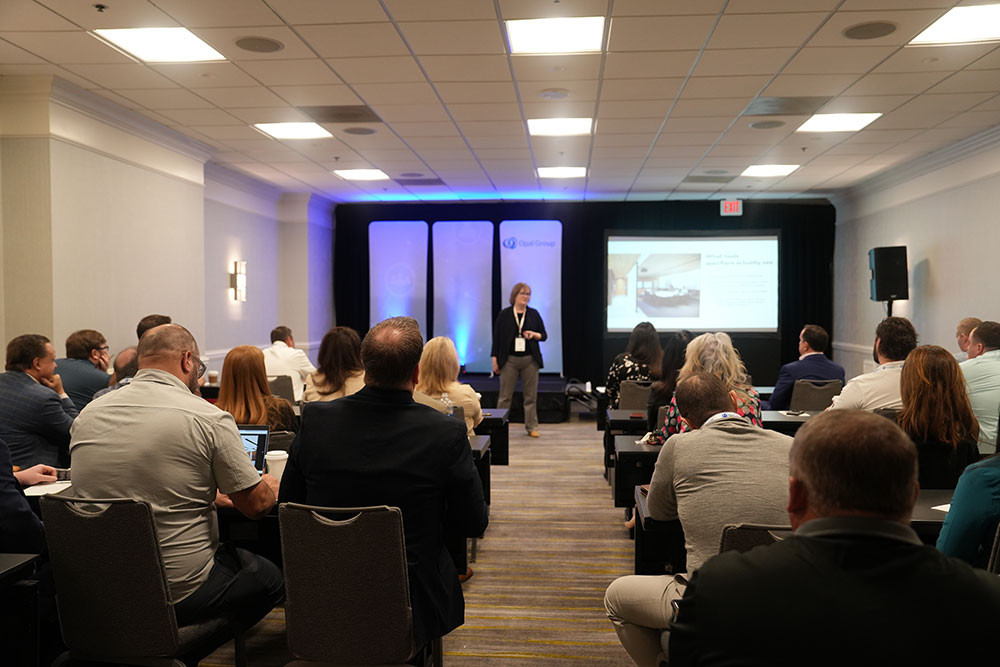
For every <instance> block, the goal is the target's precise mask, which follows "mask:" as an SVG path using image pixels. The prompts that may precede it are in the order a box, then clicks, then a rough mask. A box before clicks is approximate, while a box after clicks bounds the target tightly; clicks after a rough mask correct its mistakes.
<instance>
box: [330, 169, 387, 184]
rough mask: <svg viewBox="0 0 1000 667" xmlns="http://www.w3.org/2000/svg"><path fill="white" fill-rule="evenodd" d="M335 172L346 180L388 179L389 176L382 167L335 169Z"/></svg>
mask: <svg viewBox="0 0 1000 667" xmlns="http://www.w3.org/2000/svg"><path fill="white" fill-rule="evenodd" d="M333 173H335V174H336V175H337V176H340V177H341V178H342V179H344V180H345V181H388V180H389V176H388V174H386V173H385V172H384V171H382V170H381V169H334V170H333Z"/></svg>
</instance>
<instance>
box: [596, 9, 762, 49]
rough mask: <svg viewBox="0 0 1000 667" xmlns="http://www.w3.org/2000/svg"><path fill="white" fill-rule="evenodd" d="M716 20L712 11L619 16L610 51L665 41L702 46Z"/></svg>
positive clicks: (654, 45) (677, 46)
mask: <svg viewBox="0 0 1000 667" xmlns="http://www.w3.org/2000/svg"><path fill="white" fill-rule="evenodd" d="M714 21H715V17H714V16H711V15H704V16H670V17H667V16H643V17H628V16H626V17H620V18H616V19H615V20H614V23H613V24H612V26H611V39H610V40H609V43H608V51H609V52H614V53H618V52H622V51H659V50H662V49H663V47H664V45H670V48H671V49H672V50H682V49H700V48H701V47H702V45H703V44H704V43H705V39H706V38H707V37H708V34H709V31H710V30H711V29H712V24H713V23H714ZM730 46H737V45H730ZM772 46H773V45H772Z"/></svg>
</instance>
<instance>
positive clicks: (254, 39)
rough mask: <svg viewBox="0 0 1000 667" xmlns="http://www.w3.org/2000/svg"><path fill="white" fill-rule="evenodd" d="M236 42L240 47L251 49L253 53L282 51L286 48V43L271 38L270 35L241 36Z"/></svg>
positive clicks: (246, 49) (245, 49)
mask: <svg viewBox="0 0 1000 667" xmlns="http://www.w3.org/2000/svg"><path fill="white" fill-rule="evenodd" d="M235 43H236V46H238V47H240V48H241V49H243V50H244V51H250V52H252V53H274V52H275V51H280V50H282V49H283V48H285V45H284V44H282V43H281V42H279V41H278V40H276V39H271V38H270V37H259V36H257V35H250V36H248V37H240V38H239V39H237V40H236V42H235Z"/></svg>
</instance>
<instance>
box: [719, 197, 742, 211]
mask: <svg viewBox="0 0 1000 667" xmlns="http://www.w3.org/2000/svg"><path fill="white" fill-rule="evenodd" d="M719 215H743V200H742V199H723V200H722V201H720V202H719Z"/></svg>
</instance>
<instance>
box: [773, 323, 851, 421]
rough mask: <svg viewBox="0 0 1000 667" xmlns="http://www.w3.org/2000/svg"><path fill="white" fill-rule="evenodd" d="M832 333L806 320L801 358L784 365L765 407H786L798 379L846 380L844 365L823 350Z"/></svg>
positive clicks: (801, 339) (800, 346)
mask: <svg viewBox="0 0 1000 667" xmlns="http://www.w3.org/2000/svg"><path fill="white" fill-rule="evenodd" d="M829 342H830V335H829V334H828V333H826V329H824V328H823V327H821V326H818V325H816V324H807V325H805V326H804V327H802V332H801V333H800V334H799V360H798V361H793V362H791V363H790V364H785V365H784V366H782V367H781V371H780V372H779V373H778V381H777V383H775V385H774V393H772V394H771V400H770V401H765V402H764V405H763V406H762V407H763V409H764V410H787V409H788V406H789V405H791V402H792V388H793V387H795V381H796V380H840V382H841V384H843V382H844V367H843V366H841V365H840V364H835V363H833V362H832V361H830V360H829V359H827V358H826V356H825V355H824V354H823V352H824V351H826V346H827V343H829Z"/></svg>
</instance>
